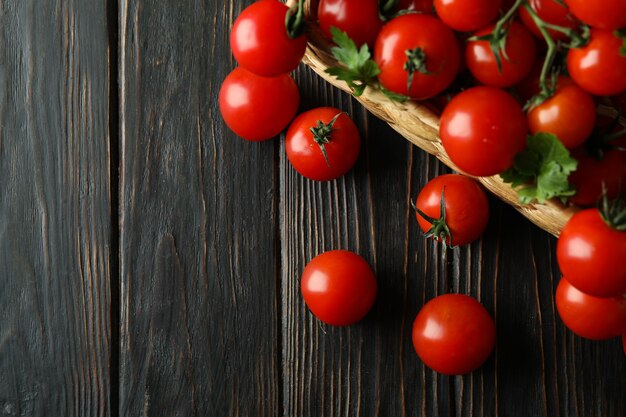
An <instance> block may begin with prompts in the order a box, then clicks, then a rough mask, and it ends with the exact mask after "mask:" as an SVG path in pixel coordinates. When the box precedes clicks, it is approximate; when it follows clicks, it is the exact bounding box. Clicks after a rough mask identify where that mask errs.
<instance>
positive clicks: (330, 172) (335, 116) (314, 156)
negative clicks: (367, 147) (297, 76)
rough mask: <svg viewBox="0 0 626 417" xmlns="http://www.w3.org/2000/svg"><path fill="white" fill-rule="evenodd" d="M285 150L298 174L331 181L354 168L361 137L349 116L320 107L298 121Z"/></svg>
mask: <svg viewBox="0 0 626 417" xmlns="http://www.w3.org/2000/svg"><path fill="white" fill-rule="evenodd" d="M285 148H286V150H287V158H288V159H289V162H291V165H292V166H293V167H294V168H295V170H296V171H298V172H299V173H300V174H302V175H304V176H305V177H307V178H310V179H312V180H316V181H328V180H332V179H335V178H338V177H340V176H342V175H343V174H345V173H346V172H348V171H349V170H350V169H351V168H352V166H353V165H354V163H355V162H356V160H357V158H358V157H359V150H360V148H361V137H360V135H359V130H358V129H357V127H356V125H355V124H354V122H353V121H352V119H350V117H349V116H348V115H347V114H346V113H344V112H342V111H341V110H339V109H335V108H332V107H320V108H317V109H313V110H309V111H307V112H305V113H302V114H301V115H299V116H298V117H296V119H295V120H294V121H293V122H292V123H291V126H289V129H288V130H287V136H286V140H285ZM324 153H326V155H324ZM327 158H328V159H327Z"/></svg>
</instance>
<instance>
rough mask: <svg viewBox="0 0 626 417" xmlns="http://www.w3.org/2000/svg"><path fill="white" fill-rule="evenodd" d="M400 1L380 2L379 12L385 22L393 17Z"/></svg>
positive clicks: (382, 0)
mask: <svg viewBox="0 0 626 417" xmlns="http://www.w3.org/2000/svg"><path fill="white" fill-rule="evenodd" d="M398 1H399V0H386V1H385V0H380V2H379V11H380V16H381V17H382V18H383V20H388V19H389V17H390V16H391V15H393V12H394V10H395V9H396V6H397V5H398Z"/></svg>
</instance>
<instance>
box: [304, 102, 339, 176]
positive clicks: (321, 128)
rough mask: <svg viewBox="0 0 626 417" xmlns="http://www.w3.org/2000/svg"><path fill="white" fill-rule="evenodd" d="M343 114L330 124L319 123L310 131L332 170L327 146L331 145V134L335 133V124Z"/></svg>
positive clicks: (333, 119) (319, 121) (334, 118)
mask: <svg viewBox="0 0 626 417" xmlns="http://www.w3.org/2000/svg"><path fill="white" fill-rule="evenodd" d="M342 114H343V113H337V115H335V117H333V118H332V119H331V121H330V122H328V123H327V124H325V123H324V122H322V121H321V120H318V121H317V125H315V126H313V127H312V128H311V129H310V131H311V133H312V134H313V140H314V141H315V143H317V144H318V146H319V147H320V149H321V150H322V155H324V159H325V160H326V164H327V165H328V168H330V161H329V160H328V154H327V153H326V147H325V145H327V144H329V143H330V141H331V133H332V132H333V126H334V125H335V122H336V121H337V119H338V118H339V116H341V115H342Z"/></svg>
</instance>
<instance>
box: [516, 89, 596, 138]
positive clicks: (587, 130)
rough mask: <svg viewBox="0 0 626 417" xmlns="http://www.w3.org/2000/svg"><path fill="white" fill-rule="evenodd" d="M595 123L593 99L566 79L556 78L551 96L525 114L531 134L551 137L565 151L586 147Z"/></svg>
mask: <svg viewBox="0 0 626 417" xmlns="http://www.w3.org/2000/svg"><path fill="white" fill-rule="evenodd" d="M595 123H596V103H595V102H594V101H593V97H591V96H590V95H589V94H588V93H587V92H585V90H583V89H582V88H580V87H579V86H577V85H576V84H574V83H573V82H572V80H571V79H569V78H568V77H559V80H558V84H557V89H556V92H555V93H554V95H553V96H552V97H550V98H549V99H547V100H546V101H544V102H543V103H541V104H540V105H538V106H536V107H534V108H533V109H532V110H530V111H529V112H528V127H529V128H530V132H531V133H533V134H535V133H537V132H545V133H552V134H553V135H555V136H556V137H557V138H558V139H559V140H560V141H561V143H562V144H563V145H564V146H565V147H566V148H567V149H572V148H575V147H577V146H580V145H582V144H583V143H585V141H586V140H587V139H588V138H589V136H591V133H592V132H593V128H594V126H595Z"/></svg>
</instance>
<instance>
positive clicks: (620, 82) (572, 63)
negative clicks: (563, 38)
mask: <svg viewBox="0 0 626 417" xmlns="http://www.w3.org/2000/svg"><path fill="white" fill-rule="evenodd" d="M622 45H623V42H622V40H621V39H620V38H618V37H617V36H615V35H614V34H613V32H612V31H610V30H601V29H592V30H591V40H590V41H589V43H588V44H587V45H586V46H583V47H582V48H573V49H570V50H569V52H568V53H567V69H568V71H569V74H570V76H571V77H572V79H573V80H574V82H576V84H578V85H579V86H581V87H582V88H584V89H585V90H586V91H588V92H589V93H591V94H595V95H599V96H612V95H615V94H619V93H621V92H623V91H624V90H626V56H623V55H621V54H620V48H621V47H622Z"/></svg>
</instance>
